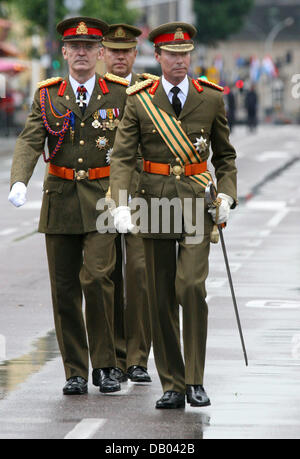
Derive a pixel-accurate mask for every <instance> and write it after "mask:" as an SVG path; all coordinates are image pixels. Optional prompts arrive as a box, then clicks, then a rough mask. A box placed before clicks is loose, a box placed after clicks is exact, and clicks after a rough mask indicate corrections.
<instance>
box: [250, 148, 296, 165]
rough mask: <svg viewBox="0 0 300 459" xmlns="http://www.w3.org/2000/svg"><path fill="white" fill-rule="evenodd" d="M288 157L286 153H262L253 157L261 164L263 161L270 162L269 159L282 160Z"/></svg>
mask: <svg viewBox="0 0 300 459" xmlns="http://www.w3.org/2000/svg"><path fill="white" fill-rule="evenodd" d="M287 156H289V154H288V152H286V151H263V152H262V153H260V154H259V155H257V156H256V157H255V159H256V161H258V162H260V163H262V162H265V161H270V159H284V158H286V157H287Z"/></svg>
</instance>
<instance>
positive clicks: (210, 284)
mask: <svg viewBox="0 0 300 459" xmlns="http://www.w3.org/2000/svg"><path fill="white" fill-rule="evenodd" d="M226 282H227V279H226V277H225V278H220V277H219V278H213V277H212V278H208V279H207V282H206V285H207V288H221V287H223V286H224V285H225V284H226Z"/></svg>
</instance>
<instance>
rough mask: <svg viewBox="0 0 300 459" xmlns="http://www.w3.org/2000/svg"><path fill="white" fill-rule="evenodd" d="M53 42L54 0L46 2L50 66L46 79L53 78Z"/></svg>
mask: <svg viewBox="0 0 300 459" xmlns="http://www.w3.org/2000/svg"><path fill="white" fill-rule="evenodd" d="M54 41H55V0H48V47H49V49H48V54H49V57H50V59H49V61H50V65H49V67H48V72H47V73H48V78H51V77H52V76H53V68H52V62H53V60H54V46H53V45H54Z"/></svg>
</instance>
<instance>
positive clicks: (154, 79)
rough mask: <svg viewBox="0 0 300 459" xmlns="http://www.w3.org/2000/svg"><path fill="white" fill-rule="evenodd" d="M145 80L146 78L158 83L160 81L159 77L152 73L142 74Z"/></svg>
mask: <svg viewBox="0 0 300 459" xmlns="http://www.w3.org/2000/svg"><path fill="white" fill-rule="evenodd" d="M141 76H142V77H143V78H145V79H146V80H153V81H157V80H159V79H160V77H159V76H157V75H152V73H142V75H141Z"/></svg>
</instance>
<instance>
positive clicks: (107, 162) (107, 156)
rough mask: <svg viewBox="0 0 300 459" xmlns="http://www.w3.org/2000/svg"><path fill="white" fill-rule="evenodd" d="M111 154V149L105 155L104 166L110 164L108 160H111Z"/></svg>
mask: <svg viewBox="0 0 300 459" xmlns="http://www.w3.org/2000/svg"><path fill="white" fill-rule="evenodd" d="M112 152H113V149H112V148H110V149H109V150H108V152H107V153H106V164H107V165H109V164H110V158H111V155H112Z"/></svg>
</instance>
